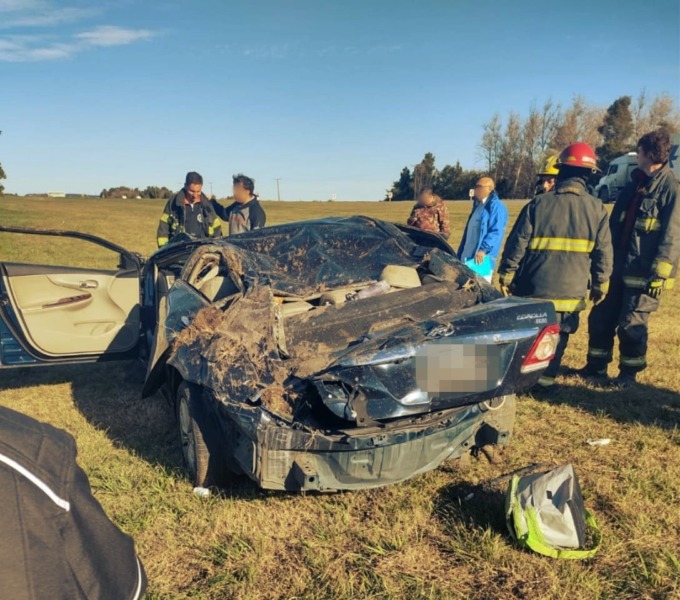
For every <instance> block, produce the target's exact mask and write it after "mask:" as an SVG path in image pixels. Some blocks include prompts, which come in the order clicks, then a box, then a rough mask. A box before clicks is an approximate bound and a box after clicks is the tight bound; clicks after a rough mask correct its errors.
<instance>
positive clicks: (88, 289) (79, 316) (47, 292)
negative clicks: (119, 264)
mask: <svg viewBox="0 0 680 600" xmlns="http://www.w3.org/2000/svg"><path fill="white" fill-rule="evenodd" d="M3 266H4V272H3V280H4V284H5V288H6V289H7V290H8V293H9V301H10V303H11V305H12V308H13V310H14V312H15V314H16V315H17V319H18V322H19V326H20V328H21V332H22V334H23V335H24V337H25V339H26V341H27V342H28V343H29V344H30V345H31V346H32V347H33V349H34V350H35V351H37V352H39V353H41V354H44V355H47V356H53V357H58V356H65V355H85V354H103V353H108V352H124V351H126V350H129V349H130V348H132V347H134V345H135V344H136V343H137V341H138V338H139V328H140V309H139V281H138V272H137V271H136V270H121V271H103V270H101V271H93V270H87V269H78V268H69V267H58V266H44V265H25V264H12V263H5V264H4V265H3Z"/></svg>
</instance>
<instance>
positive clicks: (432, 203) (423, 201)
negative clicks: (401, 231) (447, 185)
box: [406, 188, 451, 238]
mask: <svg viewBox="0 0 680 600" xmlns="http://www.w3.org/2000/svg"><path fill="white" fill-rule="evenodd" d="M406 224H407V225H411V226H413V227H418V228H419V229H422V230H424V231H432V232H434V233H440V234H443V236H444V237H445V238H448V237H449V234H450V233H451V224H450V222H449V215H448V212H447V211H446V204H444V201H443V200H442V199H441V198H440V197H439V196H438V195H437V194H435V193H434V192H433V191H432V190H431V189H430V188H427V189H425V190H423V191H422V192H421V193H420V195H419V196H418V202H416V203H415V204H414V206H413V209H412V210H411V214H410V215H409V218H408V220H407V221H406Z"/></svg>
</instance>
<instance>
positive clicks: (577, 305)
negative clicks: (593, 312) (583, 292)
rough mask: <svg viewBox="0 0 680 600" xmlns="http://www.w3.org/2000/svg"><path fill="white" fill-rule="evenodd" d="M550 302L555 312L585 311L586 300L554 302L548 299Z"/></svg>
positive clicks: (576, 299)
mask: <svg viewBox="0 0 680 600" xmlns="http://www.w3.org/2000/svg"><path fill="white" fill-rule="evenodd" d="M550 302H552V303H553V304H554V305H555V310H556V311H557V312H576V311H579V310H585V308H586V300H585V298H566V299H563V300H555V299H554V298H550Z"/></svg>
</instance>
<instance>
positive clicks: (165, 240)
mask: <svg viewBox="0 0 680 600" xmlns="http://www.w3.org/2000/svg"><path fill="white" fill-rule="evenodd" d="M156 241H157V242H158V247H159V248H160V247H161V246H165V244H167V243H168V241H169V240H168V238H166V237H159V238H158V239H157V240H156Z"/></svg>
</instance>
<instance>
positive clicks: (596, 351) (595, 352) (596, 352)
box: [588, 348, 610, 358]
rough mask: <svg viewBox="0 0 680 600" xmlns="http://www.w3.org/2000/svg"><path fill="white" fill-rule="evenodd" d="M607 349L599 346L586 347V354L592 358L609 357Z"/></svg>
mask: <svg viewBox="0 0 680 600" xmlns="http://www.w3.org/2000/svg"><path fill="white" fill-rule="evenodd" d="M609 354H610V353H609V350H602V349H601V348H588V356H592V357H593V358H609Z"/></svg>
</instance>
